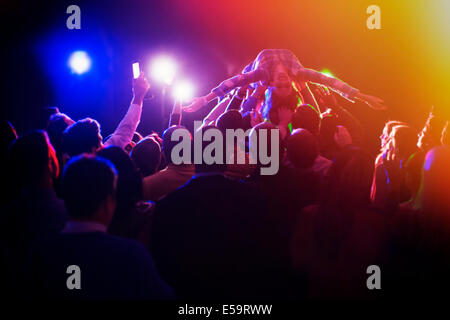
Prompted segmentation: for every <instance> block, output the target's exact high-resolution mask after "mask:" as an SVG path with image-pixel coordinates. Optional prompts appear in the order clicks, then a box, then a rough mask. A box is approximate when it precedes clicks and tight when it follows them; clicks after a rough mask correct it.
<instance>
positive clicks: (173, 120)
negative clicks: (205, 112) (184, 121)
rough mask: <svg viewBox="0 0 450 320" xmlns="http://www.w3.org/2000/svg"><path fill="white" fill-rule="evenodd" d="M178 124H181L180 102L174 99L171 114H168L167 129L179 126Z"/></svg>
mask: <svg viewBox="0 0 450 320" xmlns="http://www.w3.org/2000/svg"><path fill="white" fill-rule="evenodd" d="M180 123H181V100H180V99H176V100H175V102H174V104H173V108H172V113H171V114H170V121H169V128H170V127H171V126H179V125H180Z"/></svg>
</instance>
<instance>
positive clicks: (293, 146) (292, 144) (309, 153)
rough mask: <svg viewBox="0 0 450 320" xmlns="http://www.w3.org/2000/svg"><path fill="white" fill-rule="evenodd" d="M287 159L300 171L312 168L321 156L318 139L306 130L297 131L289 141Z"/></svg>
mask: <svg viewBox="0 0 450 320" xmlns="http://www.w3.org/2000/svg"><path fill="white" fill-rule="evenodd" d="M286 147H287V157H288V159H289V161H290V162H291V163H292V164H293V165H294V166H295V167H296V168H299V169H307V168H310V167H311V166H312V165H313V163H314V161H315V160H316V158H317V156H318V155H319V146H318V144H317V140H316V138H315V137H314V136H313V135H312V134H311V133H310V132H309V131H308V130H306V129H295V130H294V131H293V132H292V134H291V135H290V136H289V137H288V139H287V145H286Z"/></svg>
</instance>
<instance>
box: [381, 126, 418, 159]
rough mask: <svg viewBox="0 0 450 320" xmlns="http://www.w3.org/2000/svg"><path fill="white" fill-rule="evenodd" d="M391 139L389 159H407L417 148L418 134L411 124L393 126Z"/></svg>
mask: <svg viewBox="0 0 450 320" xmlns="http://www.w3.org/2000/svg"><path fill="white" fill-rule="evenodd" d="M389 139H390V149H389V150H388V151H387V152H388V154H387V157H388V159H397V160H406V159H408V158H409V156H411V155H412V154H413V153H414V152H415V151H416V150H417V146H416V140H417V134H416V132H415V131H414V129H412V128H411V127H409V126H395V127H393V128H392V131H391V135H390V138H389Z"/></svg>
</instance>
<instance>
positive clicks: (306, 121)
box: [292, 104, 321, 136]
mask: <svg viewBox="0 0 450 320" xmlns="http://www.w3.org/2000/svg"><path fill="white" fill-rule="evenodd" d="M320 121H321V116H320V113H319V111H318V110H316V109H315V108H314V107H313V106H311V105H309V104H302V105H300V106H299V107H298V108H297V109H296V110H295V113H294V115H293V116H292V128H293V129H300V128H301V129H306V130H308V131H309V132H310V133H312V134H313V135H315V136H318V135H319V131H320Z"/></svg>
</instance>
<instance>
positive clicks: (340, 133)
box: [334, 126, 353, 148]
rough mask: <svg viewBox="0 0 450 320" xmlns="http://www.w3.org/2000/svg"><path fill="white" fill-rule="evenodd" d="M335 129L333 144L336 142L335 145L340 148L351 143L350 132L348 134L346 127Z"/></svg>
mask: <svg viewBox="0 0 450 320" xmlns="http://www.w3.org/2000/svg"><path fill="white" fill-rule="evenodd" d="M336 129H337V130H336V133H335V134H334V142H336V144H337V145H338V146H339V147H340V148H343V147H345V146H347V145H350V144H352V143H353V141H352V136H351V135H350V132H348V130H347V128H346V127H344V126H337V127H336Z"/></svg>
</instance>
